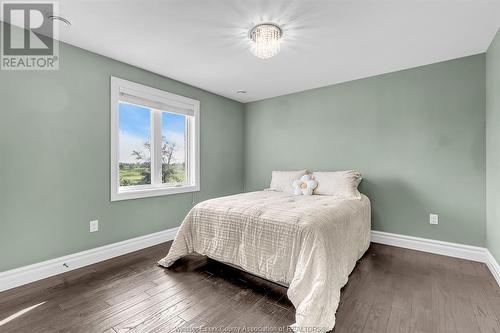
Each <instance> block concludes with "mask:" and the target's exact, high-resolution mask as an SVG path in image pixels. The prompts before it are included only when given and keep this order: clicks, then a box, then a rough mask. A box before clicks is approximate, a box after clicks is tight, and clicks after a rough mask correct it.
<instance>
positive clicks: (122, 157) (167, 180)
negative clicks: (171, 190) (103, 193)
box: [119, 103, 187, 186]
mask: <svg viewBox="0 0 500 333" xmlns="http://www.w3.org/2000/svg"><path fill="white" fill-rule="evenodd" d="M151 112H153V111H152V110H150V109H149V108H146V107H142V106H137V105H134V104H128V103H120V105H119V146H120V149H119V176H120V186H137V185H150V184H151V157H152V152H151V140H152V131H151V128H152V124H151ZM186 129H187V128H186V116H184V115H180V114H175V113H170V112H162V114H161V131H162V133H161V134H162V142H161V163H162V183H164V184H172V186H175V185H183V184H185V183H186V149H185V147H186V134H187V133H186Z"/></svg>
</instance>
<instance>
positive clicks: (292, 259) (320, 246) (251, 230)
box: [159, 191, 371, 332]
mask: <svg viewBox="0 0 500 333" xmlns="http://www.w3.org/2000/svg"><path fill="white" fill-rule="evenodd" d="M370 229H371V224H370V201H369V199H368V198H367V197H366V196H364V195H361V199H342V198H337V197H333V196H324V195H311V196H294V195H293V194H290V193H285V192H276V191H257V192H250V193H244V194H237V195H232V196H226V197H221V198H216V199H211V200H207V201H204V202H201V203H199V204H197V205H196V206H195V207H193V208H192V209H191V211H190V212H189V214H188V215H187V216H186V218H185V219H184V221H183V223H182V225H181V226H180V228H179V231H178V233H177V236H176V238H175V240H174V242H173V244H172V246H171V248H170V250H169V253H168V255H167V256H166V257H165V258H163V259H162V260H160V261H159V264H160V265H161V266H164V267H169V266H170V265H172V264H173V263H174V262H175V261H176V260H177V259H179V258H181V257H183V256H186V255H188V254H191V253H198V254H201V255H206V256H208V257H209V258H211V259H214V260H217V261H220V262H223V263H227V264H230V265H232V266H236V267H238V268H240V269H242V270H245V271H247V272H249V273H252V274H255V275H257V276H260V277H262V278H265V279H267V280H270V281H273V282H276V283H279V284H282V285H285V286H288V287H289V288H288V291H287V295H288V298H289V299H290V301H291V302H292V303H293V305H294V306H295V309H296V318H295V320H296V322H295V324H294V325H293V326H292V328H293V329H294V331H297V332H301V331H309V332H311V331H314V332H324V331H325V332H326V331H328V330H330V329H332V328H333V327H334V326H335V312H336V310H337V307H338V304H339V299H340V289H341V288H342V287H343V286H344V285H345V284H346V283H347V279H348V276H349V274H350V273H351V271H352V270H353V269H354V266H355V265H356V261H357V260H358V259H359V258H361V256H362V255H363V254H364V252H365V251H366V250H367V249H368V246H369V244H370Z"/></svg>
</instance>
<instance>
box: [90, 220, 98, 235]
mask: <svg viewBox="0 0 500 333" xmlns="http://www.w3.org/2000/svg"><path fill="white" fill-rule="evenodd" d="M89 227H90V228H89V229H90V232H96V231H99V221H98V220H94V221H90V224H89Z"/></svg>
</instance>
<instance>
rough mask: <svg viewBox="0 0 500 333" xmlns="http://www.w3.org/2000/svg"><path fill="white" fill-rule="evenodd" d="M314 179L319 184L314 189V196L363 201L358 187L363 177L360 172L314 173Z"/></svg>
mask: <svg viewBox="0 0 500 333" xmlns="http://www.w3.org/2000/svg"><path fill="white" fill-rule="evenodd" d="M313 178H314V179H315V180H316V181H317V182H318V186H317V187H316V189H314V194H320V195H332V196H338V197H343V198H348V199H361V193H359V191H358V185H359V183H360V182H361V179H362V177H361V174H360V173H359V172H356V171H354V170H348V171H335V172H314V173H313Z"/></svg>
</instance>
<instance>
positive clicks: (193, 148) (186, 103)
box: [111, 76, 200, 201]
mask: <svg viewBox="0 0 500 333" xmlns="http://www.w3.org/2000/svg"><path fill="white" fill-rule="evenodd" d="M123 93H128V94H132V95H134V96H137V97H139V98H142V99H145V100H148V101H152V102H153V103H159V104H161V105H164V106H167V108H168V107H171V109H172V110H173V111H172V112H174V113H177V112H175V110H189V112H192V114H193V116H192V117H189V119H190V120H188V121H187V127H186V131H187V135H188V138H187V147H186V157H187V158H186V162H185V163H186V169H187V173H186V175H187V183H188V184H187V185H182V186H172V184H163V183H161V181H160V183H158V182H156V183H155V181H154V179H158V177H159V179H160V180H161V172H162V167H161V160H160V156H158V154H155V153H153V152H154V151H155V147H154V145H155V142H161V121H158V120H156V121H155V122H152V126H154V125H153V124H156V126H157V127H160V129H159V130H158V128H155V130H154V131H152V133H151V135H152V136H156V137H151V150H152V153H151V180H152V184H151V185H140V186H127V187H123V186H120V174H119V173H120V167H119V162H120V160H119V158H120V157H119V151H120V149H119V133H120V129H119V126H120V122H119V105H120V96H121V95H120V94H123ZM161 111H167V112H169V110H166V109H164V108H162V109H161ZM151 117H161V113H159V112H154V111H153V110H152V112H151ZM158 140H159V141H158ZM199 190H200V101H197V100H195V99H191V98H187V97H184V96H179V95H176V94H172V93H169V92H166V91H163V90H159V89H155V88H151V87H148V86H145V85H142V84H138V83H135V82H131V81H127V80H124V79H120V78H117V77H113V76H112V77H111V201H119V200H128V199H137V198H147V197H156V196H161V195H169V194H177V193H187V192H197V191H199Z"/></svg>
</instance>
